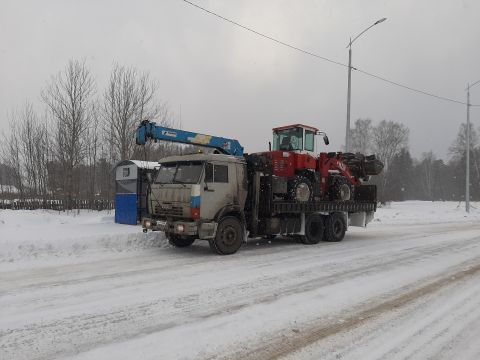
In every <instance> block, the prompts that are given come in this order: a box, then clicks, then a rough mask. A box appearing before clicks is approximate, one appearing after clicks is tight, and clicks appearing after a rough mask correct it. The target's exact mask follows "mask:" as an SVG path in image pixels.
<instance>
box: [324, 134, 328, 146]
mask: <svg viewBox="0 0 480 360" xmlns="http://www.w3.org/2000/svg"><path fill="white" fill-rule="evenodd" d="M323 142H324V143H325V145H328V144H330V141H329V140H328V136H327V135H324V136H323Z"/></svg>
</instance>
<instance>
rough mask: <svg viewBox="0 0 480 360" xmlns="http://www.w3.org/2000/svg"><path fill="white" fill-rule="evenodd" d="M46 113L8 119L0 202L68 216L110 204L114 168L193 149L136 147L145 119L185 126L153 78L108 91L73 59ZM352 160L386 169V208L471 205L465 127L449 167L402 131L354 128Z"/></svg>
mask: <svg viewBox="0 0 480 360" xmlns="http://www.w3.org/2000/svg"><path fill="white" fill-rule="evenodd" d="M40 97H41V99H42V102H43V104H44V106H43V107H42V109H40V110H38V109H35V108H34V106H33V105H32V104H31V103H29V102H26V103H25V104H24V105H23V107H22V108H20V109H16V110H12V111H11V112H10V113H8V115H7V116H8V122H9V131H8V132H7V133H4V134H3V139H2V141H1V147H0V200H2V199H3V200H12V199H20V200H22V199H36V200H37V201H42V200H43V201H46V200H52V199H59V200H62V201H64V203H65V204H66V208H71V207H72V206H73V205H74V204H75V203H77V201H79V200H88V201H95V200H102V201H111V200H112V199H113V197H114V188H115V187H114V172H113V170H114V167H115V164H117V163H118V162H119V161H121V160H126V159H139V160H149V161H155V160H158V159H161V158H162V157H165V156H168V155H171V154H180V153H184V152H191V151H192V150H193V149H192V148H191V147H190V148H187V149H185V148H184V147H181V146H177V145H175V144H169V143H162V142H159V143H149V144H147V145H146V146H137V145H136V144H135V130H136V128H137V126H138V124H139V123H140V121H141V120H143V119H153V120H155V121H156V122H157V123H160V124H163V125H165V126H170V127H180V126H181V124H180V123H179V122H178V121H177V120H176V118H175V116H174V114H173V113H172V112H171V111H170V109H169V107H168V104H166V103H165V102H163V101H161V100H160V96H159V94H158V82H157V81H155V80H154V79H152V78H151V76H150V75H149V73H147V72H141V71H139V70H137V69H135V68H131V67H125V66H120V65H118V64H115V65H113V68H112V70H111V74H110V78H109V80H108V83H107V85H106V88H104V89H98V88H97V85H96V81H95V79H94V77H93V75H92V73H91V71H90V70H89V68H88V67H87V66H86V63H85V62H84V61H78V60H71V61H69V63H68V64H67V66H66V67H65V69H63V70H62V71H60V72H59V73H58V74H56V75H55V76H52V78H51V79H50V80H49V81H48V82H46V84H45V86H44V88H43V89H42V90H41V92H40ZM470 144H471V150H470V169H471V170H470V176H471V177H470V180H471V189H470V195H471V200H480V144H479V138H478V134H477V132H476V131H475V129H474V128H473V127H472V128H471V138H470ZM352 152H360V153H362V154H376V155H377V157H378V158H379V159H381V160H382V161H383V162H384V164H385V168H384V171H383V172H382V174H381V175H379V176H374V177H373V178H372V180H371V183H375V184H376V185H378V197H379V200H380V201H383V202H385V201H403V200H414V199H416V200H432V201H434V200H435V201H437V200H440V201H441V200H454V201H464V200H465V172H466V171H465V156H466V125H465V124H461V125H460V128H459V130H458V135H457V138H456V139H455V141H454V142H453V144H451V146H450V148H449V155H450V159H448V161H444V160H442V159H438V158H437V157H436V155H435V154H434V153H433V152H428V153H424V154H422V156H421V158H420V159H414V158H412V156H411V155H410V152H409V129H408V128H407V127H406V126H405V125H403V124H401V123H398V122H395V121H391V120H382V121H380V122H374V121H372V120H371V119H358V120H356V121H355V124H354V127H353V129H352Z"/></svg>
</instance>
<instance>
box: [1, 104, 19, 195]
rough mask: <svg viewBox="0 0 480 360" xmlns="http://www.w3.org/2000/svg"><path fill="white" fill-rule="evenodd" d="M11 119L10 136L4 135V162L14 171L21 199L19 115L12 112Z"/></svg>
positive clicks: (14, 181)
mask: <svg viewBox="0 0 480 360" xmlns="http://www.w3.org/2000/svg"><path fill="white" fill-rule="evenodd" d="M8 117H9V128H10V134H9V135H5V134H3V141H2V162H3V163H4V164H5V165H6V166H8V167H9V168H10V169H12V173H11V174H12V180H13V184H14V186H15V187H16V188H17V189H18V192H19V196H20V198H21V199H23V197H24V183H23V176H22V170H21V165H20V163H21V148H20V139H19V126H18V120H17V115H16V113H15V112H13V111H12V112H11V113H9V115H8Z"/></svg>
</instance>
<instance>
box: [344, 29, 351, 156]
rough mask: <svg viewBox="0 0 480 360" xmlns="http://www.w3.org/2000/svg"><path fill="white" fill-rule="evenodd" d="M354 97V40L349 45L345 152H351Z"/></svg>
mask: <svg viewBox="0 0 480 360" xmlns="http://www.w3.org/2000/svg"><path fill="white" fill-rule="evenodd" d="M351 97H352V38H350V43H349V44H348V91H347V127H346V129H345V152H349V151H350V101H351Z"/></svg>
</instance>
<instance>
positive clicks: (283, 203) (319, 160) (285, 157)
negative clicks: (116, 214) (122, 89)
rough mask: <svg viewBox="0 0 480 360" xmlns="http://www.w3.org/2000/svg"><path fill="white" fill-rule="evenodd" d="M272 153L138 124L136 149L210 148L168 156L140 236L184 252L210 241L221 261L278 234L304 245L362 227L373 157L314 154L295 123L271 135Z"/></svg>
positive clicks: (370, 197) (308, 136)
mask: <svg viewBox="0 0 480 360" xmlns="http://www.w3.org/2000/svg"><path fill="white" fill-rule="evenodd" d="M273 135H274V138H273V149H271V145H270V150H269V151H267V152H262V153H254V154H244V153H243V147H242V146H241V145H240V143H239V142H238V141H237V140H234V139H228V138H223V137H215V136H210V135H204V134H199V133H192V132H186V131H183V130H178V129H171V128H166V127H162V126H159V125H157V124H156V123H154V122H150V121H147V120H146V121H143V122H142V123H141V124H140V126H139V127H138V129H137V139H136V140H137V144H139V145H144V144H145V143H146V141H148V139H152V140H154V141H158V140H160V141H173V142H179V143H184V144H190V145H198V146H204V147H209V148H213V149H214V151H213V153H209V154H203V153H198V154H191V155H182V156H171V157H167V158H164V159H162V160H160V161H159V164H160V169H159V171H158V173H157V175H156V177H155V179H152V183H151V186H150V191H149V193H148V200H147V202H148V208H149V214H150V215H149V217H147V218H144V219H143V220H142V227H143V231H144V232H147V231H163V232H165V234H166V236H167V238H168V240H169V241H170V243H171V244H173V245H174V246H177V247H186V246H189V245H191V244H192V243H193V242H194V241H195V240H197V239H201V240H208V242H209V244H210V247H211V249H212V250H213V251H214V252H216V253H218V254H222V255H228V254H233V253H235V252H236V251H237V250H238V249H239V248H240V247H241V245H242V243H244V242H245V241H247V238H248V237H250V238H254V237H266V238H271V239H273V238H274V237H276V236H277V235H280V236H289V237H294V238H296V239H298V240H299V241H300V242H302V243H304V244H317V243H319V242H320V241H341V240H342V239H343V238H344V235H345V232H346V231H347V229H348V226H362V227H364V226H366V225H367V224H368V223H369V222H370V221H371V220H372V219H373V215H374V212H375V211H376V204H377V199H376V187H375V185H367V184H364V182H366V180H368V179H369V178H370V176H372V175H377V174H379V173H380V172H381V170H382V169H383V164H382V163H381V162H380V161H379V160H378V159H376V158H375V156H373V155H371V156H364V155H361V154H350V153H346V154H345V153H340V152H330V153H320V154H319V155H316V152H315V143H316V142H315V136H317V135H322V136H323V139H324V142H325V144H327V145H328V137H327V136H326V134H325V133H322V132H320V131H318V129H316V128H314V127H311V126H305V125H301V124H296V125H290V126H284V127H281V128H275V129H273Z"/></svg>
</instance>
